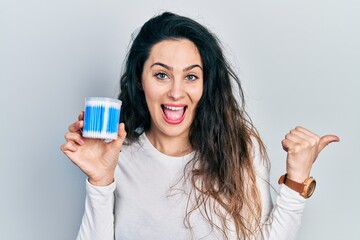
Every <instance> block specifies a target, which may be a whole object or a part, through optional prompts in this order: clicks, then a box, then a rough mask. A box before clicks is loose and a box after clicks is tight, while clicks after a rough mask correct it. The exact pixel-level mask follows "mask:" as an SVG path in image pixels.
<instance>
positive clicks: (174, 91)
mask: <svg viewBox="0 0 360 240" xmlns="http://www.w3.org/2000/svg"><path fill="white" fill-rule="evenodd" d="M183 85H184V83H183V81H181V79H175V80H173V81H172V83H171V86H170V89H169V92H168V96H169V97H170V98H172V99H173V100H175V101H176V100H179V99H181V98H182V97H184V95H185V92H184V86H183Z"/></svg>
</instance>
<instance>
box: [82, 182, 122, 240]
mask: <svg viewBox="0 0 360 240" xmlns="http://www.w3.org/2000/svg"><path fill="white" fill-rule="evenodd" d="M115 188H116V182H113V183H112V184H110V185H108V186H104V187H99V186H94V185H92V184H91V183H89V181H88V180H87V181H86V198H85V211H84V215H83V218H82V223H81V226H80V230H79V233H78V236H77V238H76V239H77V240H85V239H86V240H98V239H99V240H110V239H111V240H113V239H114V201H115V200H114V198H115V197H114V191H115Z"/></svg>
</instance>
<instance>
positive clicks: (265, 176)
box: [254, 150, 306, 240]
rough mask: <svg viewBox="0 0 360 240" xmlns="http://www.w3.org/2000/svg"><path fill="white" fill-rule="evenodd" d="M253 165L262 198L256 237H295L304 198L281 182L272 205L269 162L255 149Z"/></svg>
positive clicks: (282, 238)
mask: <svg viewBox="0 0 360 240" xmlns="http://www.w3.org/2000/svg"><path fill="white" fill-rule="evenodd" d="M257 151H258V150H257ZM254 165H255V171H256V175H257V185H258V189H259V191H260V194H261V199H262V219H261V223H262V226H261V232H260V233H259V235H258V236H257V238H256V239H267V240H273V239H274V240H291V239H295V238H296V235H297V232H298V230H299V228H300V225H301V218H302V215H303V212H304V209H305V203H306V199H305V198H303V197H301V196H300V194H299V193H297V192H295V191H293V190H292V189H290V188H288V187H287V186H286V185H284V184H282V185H281V186H280V191H279V193H278V194H277V197H276V201H275V205H274V204H273V202H272V199H271V195H270V187H271V186H270V176H269V175H270V174H269V172H270V168H269V163H267V162H266V161H265V160H263V159H262V158H261V155H260V153H259V152H256V151H255V155H254Z"/></svg>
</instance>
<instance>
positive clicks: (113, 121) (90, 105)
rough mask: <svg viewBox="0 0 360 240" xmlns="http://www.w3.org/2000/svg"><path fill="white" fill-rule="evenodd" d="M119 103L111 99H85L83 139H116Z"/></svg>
mask: <svg viewBox="0 0 360 240" xmlns="http://www.w3.org/2000/svg"><path fill="white" fill-rule="evenodd" d="M121 103H122V102H121V101H120V100H117V99H113V98H104V97H87V98H85V115H84V127H83V133H82V135H83V137H86V138H98V139H105V140H110V139H117V138H118V128H119V119H120V110H121Z"/></svg>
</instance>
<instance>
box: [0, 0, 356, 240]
mask: <svg viewBox="0 0 360 240" xmlns="http://www.w3.org/2000/svg"><path fill="white" fill-rule="evenodd" d="M163 10H171V11H174V12H176V13H179V14H184V15H186V16H189V17H192V18H195V19H196V20H198V21H199V22H201V23H203V24H204V25H206V26H208V27H209V28H210V29H211V30H212V31H213V32H215V33H216V34H217V35H218V36H219V38H220V39H221V40H222V42H223V44H224V49H225V52H226V55H227V56H228V58H229V60H230V61H231V63H232V64H233V66H234V67H235V69H236V70H237V72H238V74H239V76H240V78H241V80H242V82H243V85H244V88H245V92H246V99H247V104H248V110H249V112H250V114H251V116H252V118H253V121H254V123H255V125H256V126H257V127H258V130H259V131H260V133H261V135H262V137H263V139H264V141H265V143H266V145H267V147H268V151H269V155H270V159H271V162H272V171H271V177H272V183H273V185H274V187H275V188H278V185H277V184H276V181H277V179H278V177H279V176H280V175H281V174H282V173H284V171H285V156H286V154H285V152H284V151H283V150H282V148H281V144H280V142H281V140H282V138H283V136H284V135H285V134H286V133H287V132H288V131H289V130H290V129H291V128H293V127H295V126H297V125H302V126H304V127H306V128H309V129H311V130H313V131H315V132H317V133H318V134H320V135H323V134H327V133H336V134H338V135H339V136H340V137H341V142H340V143H337V144H332V145H330V146H329V147H328V148H326V149H325V150H324V151H323V153H321V155H320V157H319V159H318V161H317V162H316V164H315V166H314V168H313V171H312V174H313V175H314V176H315V177H316V178H317V180H318V188H317V190H316V192H315V194H314V196H313V197H312V198H311V199H310V200H309V201H308V203H307V207H306V211H305V215H304V218H303V224H302V227H301V230H300V232H299V237H298V239H302V240H304V239H359V233H358V231H359V227H360V220H359V219H358V217H359V215H360V204H359V203H360V194H359V189H360V188H359V182H360V174H358V172H359V171H358V169H359V168H360V163H359V157H358V155H359V154H358V152H359V151H358V149H359V141H358V136H359V134H360V128H359V125H358V124H359V122H360V111H359V109H360V108H359V107H358V105H356V104H355V103H356V102H357V103H358V102H359V100H360V97H359V93H358V92H359V90H360V81H359V80H360V68H359V62H360V60H359V58H360V48H359V43H360V33H359V27H360V14H359V12H360V3H359V1H333V0H331V1H325V0H324V1H318V0H311V1H310V0H304V1H285V0H284V1H279V0H277V1H265V0H264V1H256V0H252V1H236V2H235V1H234V2H231V1H225V0H223V1H214V2H209V1H205V0H202V1H192V0H183V1H174V2H171V1H138V0H132V1H126V3H124V1H95V0H90V1H89V0H88V1H85V0H75V1H70V0H66V1H65V0H62V1H60V0H56V1H40V0H32V1H15V0H1V1H0V109H1V124H0V126H1V138H0V147H1V150H0V151H1V157H0V159H1V160H0V170H1V173H0V192H1V193H0V194H1V195H0V239H44V240H45V239H61V240H63V239H74V238H75V236H76V234H77V230H78V228H79V224H80V221H81V217H82V213H83V205H84V194H85V192H84V186H85V176H84V174H83V173H82V172H81V171H80V170H79V169H77V167H75V166H74V165H73V164H72V163H71V162H70V161H69V160H67V158H66V157H65V156H64V155H63V154H62V153H61V152H60V150H59V146H60V145H61V144H62V143H63V142H64V139H63V135H64V133H65V132H66V130H67V126H68V125H69V124H70V123H71V122H73V121H74V120H75V119H76V116H77V114H78V112H79V111H81V110H82V107H83V100H84V97H86V96H107V97H116V96H117V94H118V87H119V86H118V81H119V77H120V72H121V69H122V63H123V59H124V56H125V54H126V51H127V48H128V44H129V41H130V38H131V34H132V32H134V30H136V29H138V28H139V27H140V26H141V25H142V24H143V23H144V22H145V21H146V20H147V19H149V18H150V17H152V16H153V15H155V14H157V13H160V12H161V11H163Z"/></svg>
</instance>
